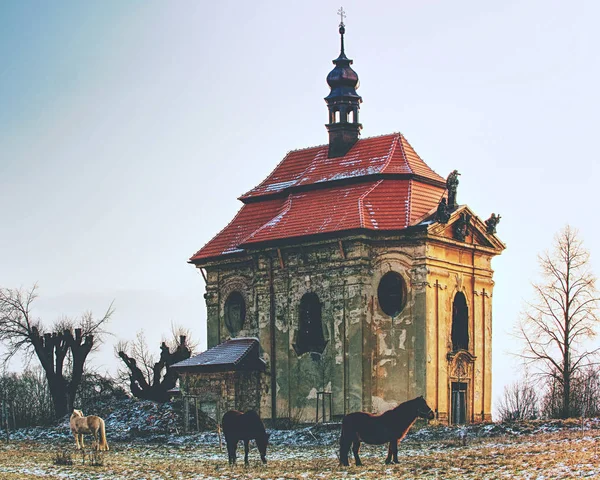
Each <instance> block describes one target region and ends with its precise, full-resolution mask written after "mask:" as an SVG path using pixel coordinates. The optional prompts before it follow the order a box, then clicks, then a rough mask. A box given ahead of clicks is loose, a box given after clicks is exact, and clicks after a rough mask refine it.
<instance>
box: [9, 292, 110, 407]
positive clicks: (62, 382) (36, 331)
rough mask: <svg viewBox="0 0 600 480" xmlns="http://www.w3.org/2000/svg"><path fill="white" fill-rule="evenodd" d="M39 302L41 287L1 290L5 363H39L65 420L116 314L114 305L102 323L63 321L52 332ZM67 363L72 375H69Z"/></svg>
mask: <svg viewBox="0 0 600 480" xmlns="http://www.w3.org/2000/svg"><path fill="white" fill-rule="evenodd" d="M36 298H37V285H34V286H33V287H32V288H31V289H29V290H22V289H9V288H0V341H2V342H4V343H5V345H6V347H7V353H6V354H5V357H4V361H5V363H6V362H8V361H9V360H10V358H12V357H13V356H14V355H15V354H16V353H18V352H23V353H24V354H25V356H26V358H28V359H31V358H32V357H33V356H34V355H35V356H36V357H37V359H38V360H39V362H40V364H41V366H42V368H43V369H44V373H45V376H46V381H47V382H48V388H49V390H50V394H51V396H52V402H53V405H54V413H55V415H56V417H57V418H60V417H63V416H64V415H66V414H67V413H68V412H70V411H71V410H72V409H73V402H74V400H75V395H76V393H77V389H78V388H79V385H80V383H81V378H82V375H83V373H84V369H85V362H86V359H87V357H88V355H89V353H90V352H91V351H92V349H93V348H94V346H95V345H98V343H100V341H101V338H102V336H103V335H104V334H105V333H106V331H105V330H104V327H105V324H106V323H107V322H108V320H109V319H110V317H111V315H112V314H113V311H114V310H113V307H112V304H111V305H110V306H109V308H108V309H107V311H106V313H105V314H104V316H103V317H101V318H100V319H96V318H94V317H93V316H92V314H91V313H89V312H87V313H84V314H83V315H82V317H81V318H80V320H79V321H78V322H76V321H74V320H70V319H66V318H63V319H61V320H59V321H58V322H57V323H56V324H55V326H54V327H53V328H52V329H51V330H50V331H44V328H43V325H42V323H41V321H40V320H39V319H38V318H35V317H34V316H33V314H32V311H31V306H32V304H33V302H34V301H35V299H36ZM65 362H67V363H68V364H69V367H70V368H69V369H67V370H70V372H69V373H68V374H67V375H65V372H64V370H65V367H66V365H65Z"/></svg>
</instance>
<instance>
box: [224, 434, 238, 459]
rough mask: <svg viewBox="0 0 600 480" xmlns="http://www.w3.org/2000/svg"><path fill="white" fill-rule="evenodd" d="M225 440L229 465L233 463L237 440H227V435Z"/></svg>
mask: <svg viewBox="0 0 600 480" xmlns="http://www.w3.org/2000/svg"><path fill="white" fill-rule="evenodd" d="M225 442H226V443H227V454H228V455H229V465H231V466H233V465H235V451H236V449H237V442H234V441H233V440H229V439H228V438H227V437H226V438H225Z"/></svg>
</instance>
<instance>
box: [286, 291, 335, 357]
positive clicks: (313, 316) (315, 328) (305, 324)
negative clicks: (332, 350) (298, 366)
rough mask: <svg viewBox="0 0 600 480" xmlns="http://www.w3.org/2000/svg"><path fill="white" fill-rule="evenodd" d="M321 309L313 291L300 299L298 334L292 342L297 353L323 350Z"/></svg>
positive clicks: (321, 351)
mask: <svg viewBox="0 0 600 480" xmlns="http://www.w3.org/2000/svg"><path fill="white" fill-rule="evenodd" d="M321 311H322V305H321V302H320V301H319V297H318V296H317V295H316V294H315V293H306V294H304V296H303V297H302V298H301V299H300V315H299V321H298V334H297V336H296V343H295V344H294V349H295V350H296V353H297V354H298V355H302V354H303V353H306V352H311V353H319V354H320V353H323V351H324V350H325V345H326V344H327V342H326V341H325V337H324V335H323V322H322V319H321Z"/></svg>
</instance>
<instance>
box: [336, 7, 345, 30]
mask: <svg viewBox="0 0 600 480" xmlns="http://www.w3.org/2000/svg"><path fill="white" fill-rule="evenodd" d="M337 14H338V15H339V16H340V27H343V26H344V18H346V12H344V7H340V9H339V10H338V11H337Z"/></svg>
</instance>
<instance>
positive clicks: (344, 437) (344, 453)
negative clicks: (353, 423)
mask: <svg viewBox="0 0 600 480" xmlns="http://www.w3.org/2000/svg"><path fill="white" fill-rule="evenodd" d="M349 423H350V422H349V421H348V416H345V417H344V418H343V419H342V433H341V434H340V455H339V461H340V465H341V466H347V465H348V451H349V450H350V444H351V443H352V441H350V442H348V436H349V435H348V430H349V429H350V425H348V424H349Z"/></svg>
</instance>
